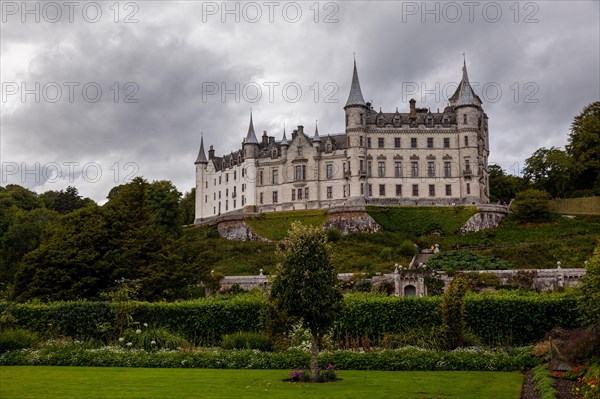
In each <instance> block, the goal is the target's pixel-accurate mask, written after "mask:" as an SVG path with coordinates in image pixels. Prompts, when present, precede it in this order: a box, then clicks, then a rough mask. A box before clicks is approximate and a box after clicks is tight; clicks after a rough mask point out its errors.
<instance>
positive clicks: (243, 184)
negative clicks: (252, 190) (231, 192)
mask: <svg viewBox="0 0 600 399" xmlns="http://www.w3.org/2000/svg"><path fill="white" fill-rule="evenodd" d="M244 191H246V183H242V192H244Z"/></svg>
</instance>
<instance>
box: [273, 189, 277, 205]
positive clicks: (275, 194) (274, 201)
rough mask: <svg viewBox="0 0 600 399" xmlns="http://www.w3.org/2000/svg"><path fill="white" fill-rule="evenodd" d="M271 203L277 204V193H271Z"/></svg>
mask: <svg viewBox="0 0 600 399" xmlns="http://www.w3.org/2000/svg"><path fill="white" fill-rule="evenodd" d="M273 203H274V204H276V203H277V191H273Z"/></svg>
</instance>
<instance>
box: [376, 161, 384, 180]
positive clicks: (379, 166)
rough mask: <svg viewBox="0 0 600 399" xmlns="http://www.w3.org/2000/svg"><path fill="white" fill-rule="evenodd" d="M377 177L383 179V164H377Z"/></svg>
mask: <svg viewBox="0 0 600 399" xmlns="http://www.w3.org/2000/svg"><path fill="white" fill-rule="evenodd" d="M377 175H378V176H379V177H385V162H379V165H378V167H377Z"/></svg>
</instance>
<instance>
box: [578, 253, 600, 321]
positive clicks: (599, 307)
mask: <svg viewBox="0 0 600 399" xmlns="http://www.w3.org/2000/svg"><path fill="white" fill-rule="evenodd" d="M599 244H600V243H599ZM585 268H586V274H585V276H583V277H582V278H581V286H580V288H579V292H580V296H579V309H580V312H581V315H582V319H583V322H584V324H585V325H589V326H592V327H596V328H597V329H600V246H598V247H596V250H595V251H594V255H593V256H592V257H591V258H590V260H589V261H588V262H587V264H586V267H585Z"/></svg>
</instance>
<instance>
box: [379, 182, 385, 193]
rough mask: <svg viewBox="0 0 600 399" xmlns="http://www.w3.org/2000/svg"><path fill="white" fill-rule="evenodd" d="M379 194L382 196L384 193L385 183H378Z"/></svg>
mask: <svg viewBox="0 0 600 399" xmlns="http://www.w3.org/2000/svg"><path fill="white" fill-rule="evenodd" d="M379 195H380V196H384V195H385V184H380V185H379Z"/></svg>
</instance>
